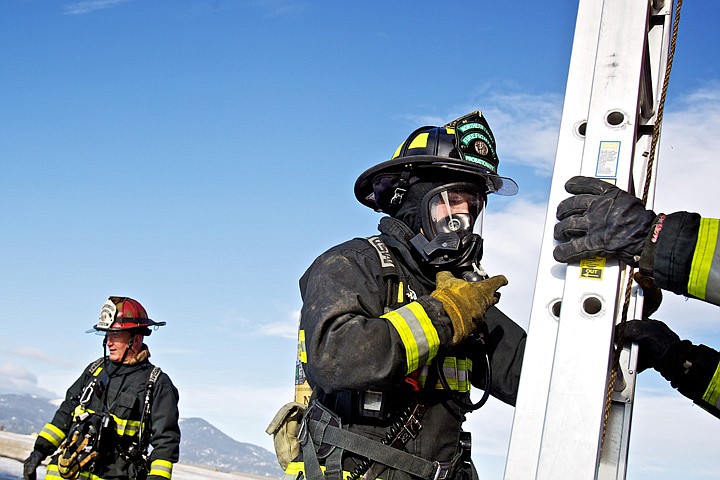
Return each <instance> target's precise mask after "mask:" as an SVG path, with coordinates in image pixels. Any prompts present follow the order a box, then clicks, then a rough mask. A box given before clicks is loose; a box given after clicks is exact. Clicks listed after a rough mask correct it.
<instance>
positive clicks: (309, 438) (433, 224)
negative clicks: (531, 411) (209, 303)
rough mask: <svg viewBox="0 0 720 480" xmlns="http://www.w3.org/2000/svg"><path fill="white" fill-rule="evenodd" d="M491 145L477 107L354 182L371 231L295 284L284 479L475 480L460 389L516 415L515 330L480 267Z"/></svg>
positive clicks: (465, 398) (505, 184) (499, 190)
mask: <svg viewBox="0 0 720 480" xmlns="http://www.w3.org/2000/svg"><path fill="white" fill-rule="evenodd" d="M495 148H496V145H495V139H494V137H493V134H492V132H491V130H490V127H489V126H488V123H487V121H486V120H485V118H484V117H483V116H482V114H481V113H480V112H479V111H477V112H473V113H471V114H469V115H466V116H464V117H462V118H460V119H458V120H456V121H454V122H452V123H450V124H448V125H446V126H443V127H434V126H428V127H422V128H419V129H417V130H416V131H414V132H413V133H412V134H411V135H410V136H409V137H408V139H407V140H406V141H405V142H404V143H403V144H402V145H401V146H400V147H399V148H398V150H397V151H396V152H395V154H394V155H393V157H392V159H390V160H388V161H386V162H383V163H381V164H379V165H376V166H374V167H372V168H370V169H368V170H367V171H365V172H364V173H363V174H361V175H360V177H359V178H358V179H357V182H356V184H355V195H356V197H357V198H358V200H359V201H360V202H361V203H362V204H364V205H366V206H368V207H370V208H373V209H374V210H376V211H379V212H383V213H385V214H386V215H387V216H385V217H383V218H382V219H381V220H380V224H379V230H380V234H379V235H377V236H374V237H370V238H355V239H353V240H350V241H347V242H345V243H342V244H340V245H337V246H335V247H333V248H331V249H330V250H328V251H327V252H325V253H323V254H322V255H320V256H319V257H318V258H317V259H316V260H315V261H314V262H313V264H312V265H311V266H310V268H309V269H308V270H307V272H306V273H305V274H304V275H303V276H302V278H301V279H300V289H301V294H302V299H303V306H302V311H301V320H300V329H301V334H300V338H301V339H303V338H304V342H305V344H304V351H305V352H306V362H305V363H304V364H303V365H302V366H303V368H304V370H305V374H306V376H307V379H308V381H309V384H310V386H311V387H312V389H313V394H312V397H311V400H310V404H309V406H308V409H307V411H306V412H305V415H304V417H303V420H302V423H301V425H300V430H299V434H298V438H299V440H300V444H301V455H300V456H299V457H298V458H297V459H296V460H295V461H293V462H291V463H290V464H289V465H288V466H287V468H286V470H285V471H286V478H288V479H289V478H293V479H295V478H300V477H301V476H304V477H307V478H309V479H310V480H318V479H320V478H323V477H328V478H329V479H333V480H340V479H341V478H342V477H343V475H350V476H351V477H352V478H363V479H365V480H373V479H374V478H378V477H380V478H382V479H384V480H393V479H409V478H426V479H433V478H434V479H444V478H457V479H470V478H476V477H477V473H476V472H475V469H474V467H473V466H472V462H471V460H470V452H469V448H470V439H469V434H468V433H466V432H463V431H462V424H463V422H464V420H465V414H466V413H468V412H469V411H471V410H472V409H474V408H477V407H478V404H480V403H481V402H482V401H484V400H485V399H486V398H487V396H486V395H484V396H483V398H481V400H480V401H478V402H477V403H476V404H473V403H472V400H471V397H470V388H471V384H472V385H474V386H475V387H479V388H482V389H484V390H485V392H486V394H491V395H493V396H495V397H497V398H498V399H500V400H501V401H503V402H505V403H508V404H510V405H514V403H515V398H516V393H517V386H518V382H519V376H520V367H521V363H522V357H523V351H524V346H525V336H526V335H525V332H524V330H523V329H522V328H520V327H519V326H518V325H517V324H515V323H514V322H513V321H511V320H510V319H509V318H508V317H506V316H505V315H504V314H503V313H502V312H501V311H500V310H498V309H497V308H496V307H495V306H494V305H495V303H497V301H498V299H499V295H498V294H497V293H496V292H497V290H498V289H499V288H500V287H501V286H503V285H505V284H507V280H506V279H505V277H503V276H502V275H499V276H496V277H492V278H487V275H485V272H484V271H483V269H482V267H481V266H480V258H481V257H482V238H481V236H480V228H481V223H482V215H483V209H484V207H485V202H486V199H487V195H488V194H491V193H496V194H501V195H514V194H515V193H516V192H517V184H516V183H515V182H514V181H513V180H511V179H509V178H504V177H500V176H498V175H497V166H498V157H497V154H496V152H495Z"/></svg>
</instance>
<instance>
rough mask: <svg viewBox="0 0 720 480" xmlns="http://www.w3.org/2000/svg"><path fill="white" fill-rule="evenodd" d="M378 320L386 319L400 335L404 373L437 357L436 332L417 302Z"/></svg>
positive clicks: (437, 339)
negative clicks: (405, 365)
mask: <svg viewBox="0 0 720 480" xmlns="http://www.w3.org/2000/svg"><path fill="white" fill-rule="evenodd" d="M380 318H387V319H388V320H389V321H390V323H391V324H392V326H393V327H395V330H397V332H398V334H399V335H400V339H401V340H402V343H403V345H404V346H405V360H406V364H407V371H406V373H411V372H414V371H415V370H417V369H418V368H419V367H422V366H425V365H427V363H428V362H429V361H430V360H432V359H433V358H434V357H435V355H437V351H438V348H439V347H440V338H439V337H438V332H437V330H436V329H435V326H434V325H433V323H432V320H430V317H428V314H427V313H426V312H425V309H424V308H423V306H422V305H420V304H419V303H418V302H412V303H408V304H407V305H405V306H402V307H400V308H398V309H397V310H393V311H392V312H388V313H386V314H385V315H381V316H380Z"/></svg>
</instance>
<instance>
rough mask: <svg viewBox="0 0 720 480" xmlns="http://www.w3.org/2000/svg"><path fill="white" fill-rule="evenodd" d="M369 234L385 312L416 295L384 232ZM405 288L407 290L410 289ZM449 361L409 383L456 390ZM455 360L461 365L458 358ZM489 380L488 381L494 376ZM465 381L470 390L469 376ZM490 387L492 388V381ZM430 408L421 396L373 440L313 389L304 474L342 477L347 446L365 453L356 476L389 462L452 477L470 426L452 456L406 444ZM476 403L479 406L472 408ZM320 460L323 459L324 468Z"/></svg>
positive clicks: (367, 479) (435, 479)
mask: <svg viewBox="0 0 720 480" xmlns="http://www.w3.org/2000/svg"><path fill="white" fill-rule="evenodd" d="M367 240H368V242H369V243H370V245H372V246H373V247H374V248H375V250H376V252H377V254H378V258H379V260H380V267H381V274H382V277H383V280H384V282H385V286H386V296H385V306H384V313H388V312H390V311H392V310H394V309H395V308H397V307H398V306H399V305H401V304H403V303H405V302H406V300H405V297H408V298H409V299H411V300H415V299H416V298H417V297H416V295H415V293H414V292H413V291H412V290H411V289H410V287H409V285H408V284H407V283H406V282H404V281H403V278H402V276H401V274H400V270H399V268H398V266H397V263H396V261H395V258H394V256H393V254H392V253H391V251H390V249H389V248H388V247H387V245H386V244H385V242H383V240H382V239H381V238H380V237H379V236H374V237H370V238H368V239H367ZM406 288H407V291H405V289H406ZM445 363H446V359H445V358H438V359H437V365H438V368H437V369H436V370H435V371H432V370H430V371H429V372H425V373H424V374H423V375H424V376H423V382H422V385H421V384H420V381H419V380H420V378H419V377H420V375H421V373H420V370H417V371H416V372H414V373H415V374H414V375H410V376H408V377H407V378H406V383H408V384H409V386H410V387H411V389H412V390H413V391H415V392H419V391H420V390H421V389H422V388H434V387H435V384H437V383H438V381H440V383H441V384H442V386H443V388H444V389H447V390H448V391H449V392H452V389H451V387H450V386H449V385H448V382H447V380H446V379H445V374H444V372H443V367H444V365H445ZM455 366H456V371H457V363H456V364H455ZM488 367H489V361H488ZM488 371H489V370H488ZM486 380H488V383H487V385H489V379H486ZM455 381H456V388H457V386H458V385H459V382H460V379H458V378H456V379H455ZM466 381H467V382H468V386H467V388H468V391H469V379H466ZM486 390H489V387H488V388H486ZM363 393H365V395H364V398H365V397H367V396H368V394H372V393H376V394H377V395H382V394H381V393H380V392H363ZM364 403H372V402H364ZM467 403H468V402H467V400H466V401H465V404H462V403H458V405H459V406H461V407H466V406H467ZM482 403H484V402H482ZM471 407H475V408H479V406H476V405H471ZM427 408H428V405H427V404H425V403H423V402H416V403H414V405H411V406H409V407H408V408H407V409H406V410H404V411H402V412H401V413H400V414H399V416H398V418H397V419H396V421H394V422H392V426H391V427H390V429H389V431H388V432H387V434H386V436H385V438H383V439H382V441H374V440H371V439H369V438H367V437H365V436H362V435H358V434H356V433H353V432H350V431H349V430H345V429H343V428H342V424H341V420H340V417H339V416H338V415H337V414H336V413H334V412H332V411H331V410H330V409H328V408H327V407H325V406H324V405H322V404H321V403H320V402H319V401H318V400H317V398H316V394H315V392H313V395H312V396H311V399H310V406H309V407H308V409H307V411H306V412H305V415H304V416H303V419H302V422H301V424H300V431H299V433H298V439H299V441H300V446H301V449H302V454H303V462H304V474H305V476H306V477H307V479H308V480H342V479H343V468H342V457H343V453H344V452H346V451H347V452H351V453H353V454H356V455H359V456H361V457H365V458H366V460H365V461H362V462H360V464H359V465H358V467H357V468H355V469H354V470H353V471H352V472H351V473H350V478H352V479H360V480H375V479H376V478H377V477H378V475H380V474H381V473H382V472H383V471H384V470H385V469H387V468H393V469H396V470H401V471H404V472H407V473H409V474H410V475H413V476H415V477H419V478H422V479H426V480H446V479H448V478H450V477H451V476H452V475H453V474H454V472H455V470H456V468H457V467H458V466H459V465H460V464H461V463H465V462H467V463H469V462H470V443H471V442H470V433H469V432H461V440H460V448H459V451H458V453H457V454H456V455H455V457H454V458H453V459H452V460H451V461H449V462H437V461H430V460H427V459H425V458H422V457H419V456H417V455H413V454H411V453H408V452H406V451H404V450H402V448H403V446H404V445H405V444H406V443H407V442H409V441H410V440H411V439H414V438H416V437H417V436H418V434H419V433H420V430H421V429H422V419H423V416H424V414H425V412H426V411H427ZM471 409H474V408H470V409H469V410H471ZM469 410H466V411H469ZM370 416H372V415H370ZM321 460H322V461H323V463H324V472H323V467H321Z"/></svg>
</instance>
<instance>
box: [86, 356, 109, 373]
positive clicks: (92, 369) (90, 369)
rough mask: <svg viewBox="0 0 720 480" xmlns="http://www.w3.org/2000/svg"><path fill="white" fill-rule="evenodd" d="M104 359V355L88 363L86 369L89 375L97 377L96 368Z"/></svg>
mask: <svg viewBox="0 0 720 480" xmlns="http://www.w3.org/2000/svg"><path fill="white" fill-rule="evenodd" d="M104 360H105V358H104V357H100V358H98V359H97V360H95V361H94V362H93V363H91V364H90V366H89V367H88V369H87V371H88V373H89V374H90V375H92V376H93V377H97V376H98V374H99V373H100V372H98V371H97V369H98V368H99V367H100V365H102V364H103V361H104Z"/></svg>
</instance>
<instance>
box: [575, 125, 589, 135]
mask: <svg viewBox="0 0 720 480" xmlns="http://www.w3.org/2000/svg"><path fill="white" fill-rule="evenodd" d="M585 132H587V122H580V124H578V126H577V134H578V135H580V136H581V137H584V136H585Z"/></svg>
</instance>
